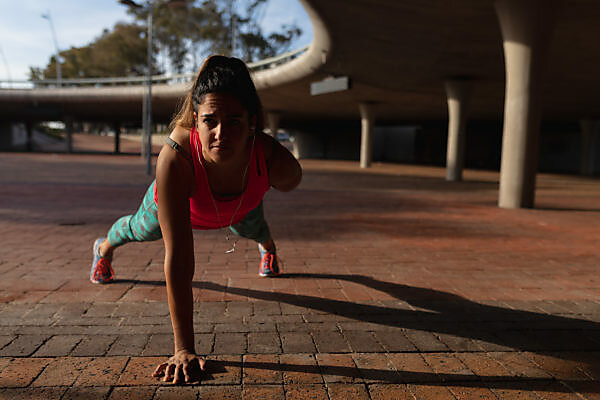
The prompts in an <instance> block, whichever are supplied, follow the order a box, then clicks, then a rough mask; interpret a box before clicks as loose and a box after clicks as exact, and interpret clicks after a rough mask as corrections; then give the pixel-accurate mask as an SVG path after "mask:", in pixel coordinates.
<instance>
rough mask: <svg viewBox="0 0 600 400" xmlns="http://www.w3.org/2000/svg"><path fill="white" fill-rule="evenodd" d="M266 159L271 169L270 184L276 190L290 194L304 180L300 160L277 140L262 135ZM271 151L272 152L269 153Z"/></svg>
mask: <svg viewBox="0 0 600 400" xmlns="http://www.w3.org/2000/svg"><path fill="white" fill-rule="evenodd" d="M261 135H262V137H261V138H260V140H262V141H263V143H264V145H263V148H264V149H265V157H266V158H267V166H268V169H269V183H270V184H271V186H273V187H274V188H275V189H277V190H280V191H282V192H289V191H291V190H293V189H295V188H296V186H298V185H299V184H300V181H301V180H302V168H301V167H300V163H298V160H296V158H295V157H294V156H293V155H292V153H290V152H289V151H288V149H286V148H285V147H283V146H282V145H281V143H279V142H278V141H277V140H276V139H275V138H273V137H271V136H269V135H266V134H264V133H261ZM269 150H270V151H269Z"/></svg>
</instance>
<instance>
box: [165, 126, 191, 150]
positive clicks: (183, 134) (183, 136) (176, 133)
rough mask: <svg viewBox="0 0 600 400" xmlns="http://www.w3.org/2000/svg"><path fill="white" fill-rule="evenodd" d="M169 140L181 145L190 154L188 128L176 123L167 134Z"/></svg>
mask: <svg viewBox="0 0 600 400" xmlns="http://www.w3.org/2000/svg"><path fill="white" fill-rule="evenodd" d="M169 137H170V138H171V140H173V141H174V142H175V143H177V144H178V145H180V146H181V147H183V149H184V150H185V151H187V153H188V154H191V149H190V129H189V128H185V127H183V126H180V125H177V126H175V128H174V129H173V130H172V131H171V133H170V134H169Z"/></svg>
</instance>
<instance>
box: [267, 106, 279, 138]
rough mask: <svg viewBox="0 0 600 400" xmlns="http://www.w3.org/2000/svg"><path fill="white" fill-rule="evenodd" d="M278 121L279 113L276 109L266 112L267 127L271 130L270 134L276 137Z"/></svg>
mask: <svg viewBox="0 0 600 400" xmlns="http://www.w3.org/2000/svg"><path fill="white" fill-rule="evenodd" d="M279 121H281V114H280V113H279V112H277V111H269V112H267V128H269V130H270V131H271V136H273V137H276V136H277V131H278V130H279Z"/></svg>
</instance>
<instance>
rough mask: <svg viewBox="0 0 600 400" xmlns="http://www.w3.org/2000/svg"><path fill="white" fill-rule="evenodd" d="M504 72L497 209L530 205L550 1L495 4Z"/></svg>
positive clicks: (550, 19) (503, 0)
mask: <svg viewBox="0 0 600 400" xmlns="http://www.w3.org/2000/svg"><path fill="white" fill-rule="evenodd" d="M494 5H495V8H496V13H497V15H498V19H499V21H500V28H501V31H502V39H503V45H504V60H505V68H506V92H505V97H504V130H503V133H502V162H501V166H500V196H499V199H498V206H499V207H502V208H525V207H526V208H530V207H533V205H534V197H535V175H536V170H537V163H538V153H539V130H540V119H541V100H540V87H541V82H542V77H541V76H542V73H543V68H542V67H543V64H544V61H545V58H546V57H545V56H546V50H547V48H548V43H549V40H550V38H549V36H550V32H551V28H552V22H553V20H554V9H555V2H554V1H552V0H527V1H523V0H496V1H495V2H494Z"/></svg>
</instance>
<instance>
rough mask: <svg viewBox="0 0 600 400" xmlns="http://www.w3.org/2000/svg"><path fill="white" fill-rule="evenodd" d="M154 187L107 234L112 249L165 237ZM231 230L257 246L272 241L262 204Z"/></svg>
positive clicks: (152, 185) (154, 183) (154, 182)
mask: <svg viewBox="0 0 600 400" xmlns="http://www.w3.org/2000/svg"><path fill="white" fill-rule="evenodd" d="M154 185H156V181H153V182H152V184H151V185H150V187H149V188H148V190H147V191H146V194H145V195H144V199H143V200H142V204H141V205H140V208H139V209H138V210H137V211H136V213H135V214H133V215H126V216H124V217H121V218H119V219H118V220H117V222H115V223H114V224H113V225H112V226H111V228H110V229H109V231H108V235H107V239H108V243H110V244H111V246H113V247H118V246H122V245H124V244H125V243H129V242H150V241H153V240H158V239H160V238H162V232H161V231H160V224H159V223H158V207H157V206H156V202H155V201H154ZM230 229H231V231H232V232H233V233H235V234H236V235H238V236H242V237H245V238H247V239H252V240H254V241H256V242H258V243H264V242H266V241H267V240H269V239H270V238H271V232H270V231H269V226H268V225H267V221H265V217H264V212H263V205H262V202H261V203H260V204H259V205H258V207H256V208H255V209H254V210H252V211H250V212H249V213H248V215H246V217H245V218H244V219H243V220H242V221H240V222H238V223H237V224H234V225H233V226H231V228H230Z"/></svg>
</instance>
